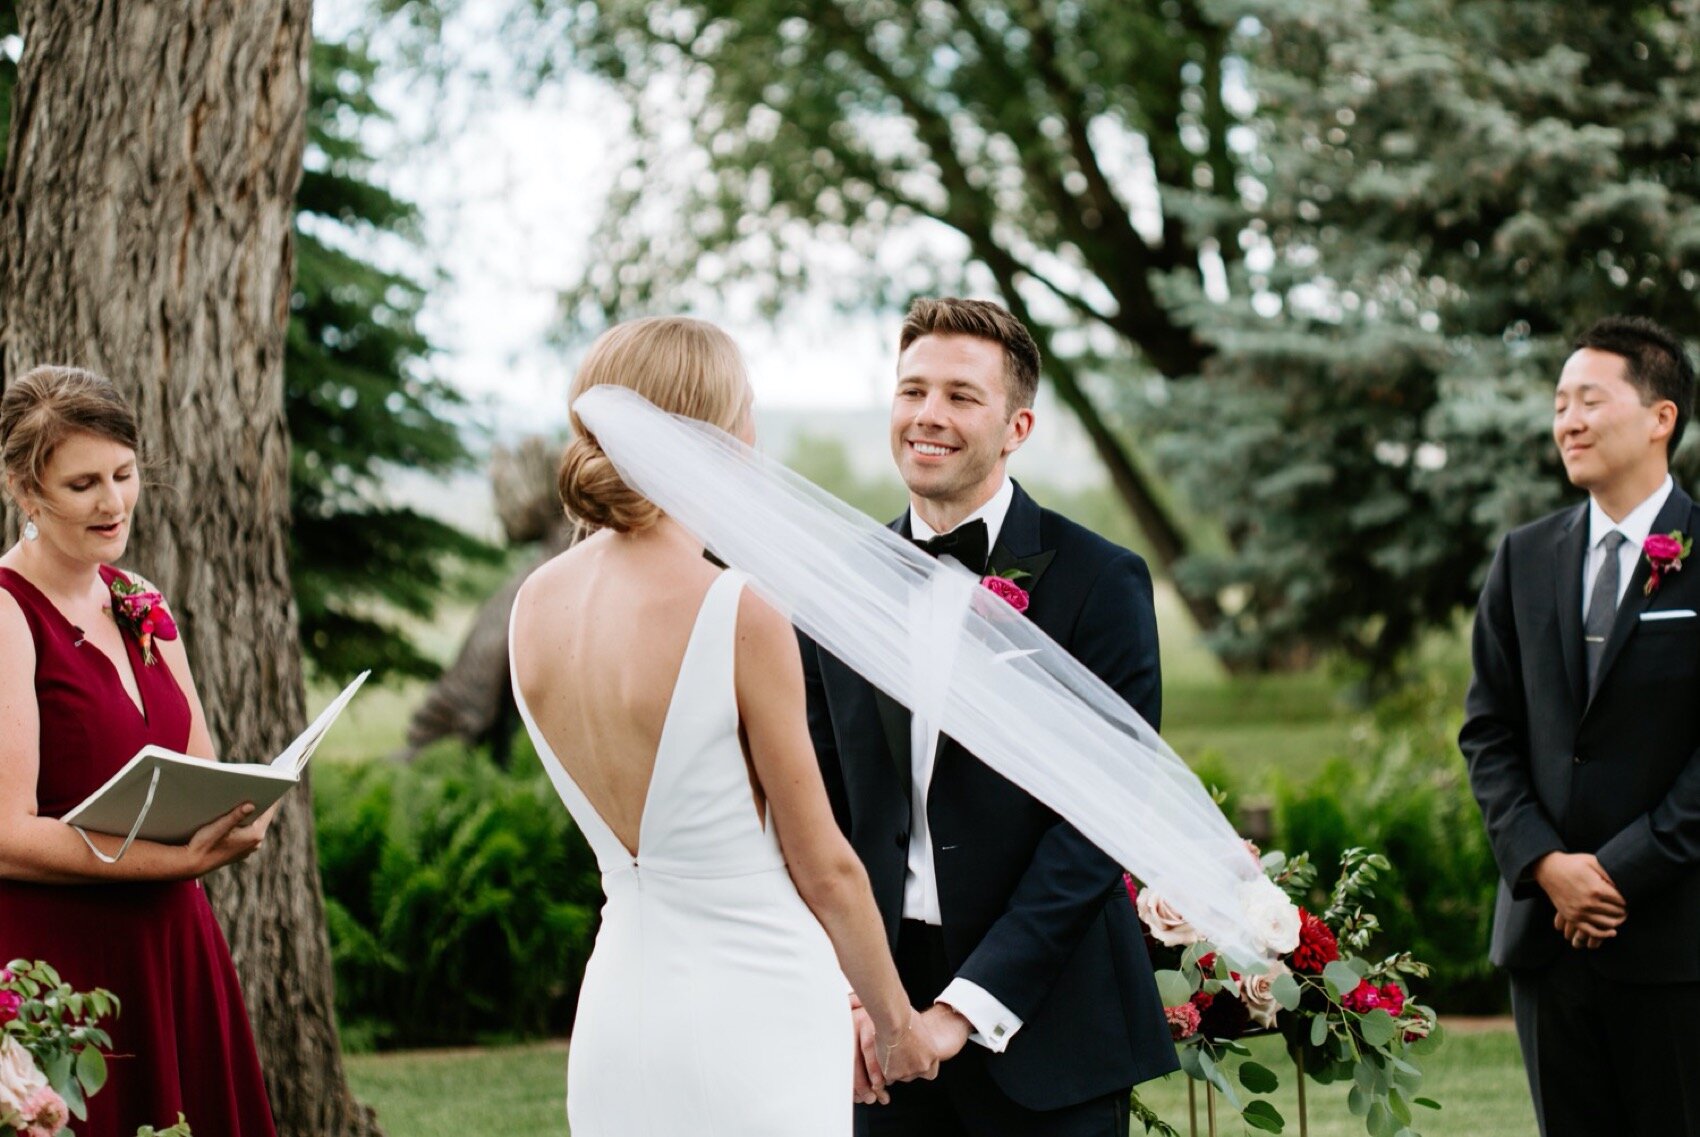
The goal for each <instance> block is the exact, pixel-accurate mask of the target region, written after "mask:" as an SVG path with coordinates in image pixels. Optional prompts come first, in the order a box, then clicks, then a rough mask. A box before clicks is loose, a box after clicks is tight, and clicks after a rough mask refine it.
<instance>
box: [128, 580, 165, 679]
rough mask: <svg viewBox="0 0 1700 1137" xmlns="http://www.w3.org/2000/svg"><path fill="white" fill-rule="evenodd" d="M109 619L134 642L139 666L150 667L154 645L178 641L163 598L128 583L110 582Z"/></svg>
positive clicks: (139, 586)
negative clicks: (138, 652)
mask: <svg viewBox="0 0 1700 1137" xmlns="http://www.w3.org/2000/svg"><path fill="white" fill-rule="evenodd" d="M112 618H113V620H115V621H116V622H117V624H118V626H119V627H120V628H121V629H123V630H124V631H126V632H128V633H130V635H132V636H134V637H135V639H136V646H137V647H139V648H141V649H142V662H143V663H145V664H147V665H148V666H149V667H152V666H153V641H154V639H155V638H156V637H157V638H158V639H162V640H174V639H176V638H177V622H176V621H175V620H173V619H172V618H171V613H169V612H167V611H166V610H165V598H164V597H163V596H161V595H160V594H159V593H157V592H155V591H153V590H152V589H151V588H143V587H142V586H141V585H139V584H132V583H130V582H129V581H127V580H119V579H114V580H113V581H112Z"/></svg>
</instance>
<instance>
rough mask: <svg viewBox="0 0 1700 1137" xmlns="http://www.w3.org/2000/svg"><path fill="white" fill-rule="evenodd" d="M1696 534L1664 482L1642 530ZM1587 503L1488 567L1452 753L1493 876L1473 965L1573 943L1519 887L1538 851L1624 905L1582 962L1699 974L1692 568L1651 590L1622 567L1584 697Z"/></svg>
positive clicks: (1699, 753)
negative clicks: (1581, 868)
mask: <svg viewBox="0 0 1700 1137" xmlns="http://www.w3.org/2000/svg"><path fill="white" fill-rule="evenodd" d="M1697 528H1700V510H1696V508H1695V505H1694V503H1693V501H1691V500H1690V499H1689V497H1688V495H1687V494H1685V493H1683V492H1682V489H1681V488H1680V487H1676V488H1673V489H1672V491H1671V495H1670V498H1669V499H1668V500H1667V501H1666V502H1665V505H1664V508H1663V509H1661V510H1660V511H1659V514H1658V517H1657V518H1656V519H1655V520H1654V523H1653V529H1652V531H1653V532H1654V533H1669V532H1671V531H1672V530H1681V531H1682V532H1684V533H1687V534H1691V535H1692V534H1694V533H1695V532H1696V530H1697ZM1587 541H1588V507H1587V504H1586V503H1584V504H1583V505H1582V506H1580V507H1577V508H1571V509H1567V510H1565V511H1563V512H1561V513H1557V514H1554V515H1552V516H1551V517H1547V518H1544V519H1543V520H1540V521H1536V522H1534V523H1533V524H1530V525H1526V526H1524V527H1523V528H1521V529H1518V530H1516V531H1514V532H1512V533H1511V534H1510V535H1508V536H1507V537H1506V538H1505V540H1504V541H1502V542H1501V543H1500V546H1499V551H1498V553H1497V554H1496V555H1495V557H1494V560H1493V566H1492V567H1491V568H1490V569H1489V570H1488V578H1487V583H1486V584H1485V585H1484V586H1483V588H1482V596H1481V602H1480V604H1479V605H1478V607H1477V611H1476V626H1475V633H1474V638H1473V642H1472V652H1473V656H1474V663H1475V675H1474V678H1473V679H1472V681H1471V683H1470V690H1469V694H1468V696H1467V698H1466V701H1465V719H1464V728H1463V731H1462V733H1461V734H1460V735H1459V745H1460V746H1461V747H1462V748H1463V751H1464V756H1465V757H1466V758H1467V759H1468V760H1469V764H1470V782H1471V785H1472V787H1473V788H1474V790H1475V794H1476V800H1477V801H1478V802H1479V803H1480V804H1481V807H1482V815H1483V817H1484V819H1485V820H1486V822H1487V830H1488V839H1489V841H1490V842H1491V844H1492V845H1493V852H1494V857H1495V859H1496V860H1497V862H1498V865H1499V870H1500V875H1501V880H1500V886H1499V896H1498V900H1497V903H1496V906H1495V911H1494V926H1493V941H1492V945H1491V948H1490V955H1491V957H1492V959H1493V961H1494V963H1496V964H1499V965H1500V966H1502V967H1510V968H1539V967H1544V966H1546V965H1547V964H1550V963H1551V962H1552V961H1553V960H1555V959H1556V958H1558V956H1559V954H1560V953H1561V952H1568V951H1575V950H1578V949H1574V948H1571V947H1570V946H1569V945H1568V944H1566V943H1565V942H1564V939H1563V937H1562V936H1560V935H1559V933H1558V932H1557V931H1556V930H1554V928H1553V926H1552V921H1553V906H1552V904H1551V902H1550V901H1548V900H1547V897H1546V894H1545V893H1544V892H1542V891H1541V890H1540V888H1539V887H1538V886H1536V885H1535V884H1534V882H1533V880H1532V879H1531V878H1530V870H1531V868H1532V866H1533V865H1534V863H1535V861H1536V860H1538V859H1539V858H1540V857H1541V856H1542V855H1543V854H1545V853H1549V852H1554V851H1563V852H1573V853H1575V852H1588V853H1593V854H1594V855H1595V856H1597V857H1598V858H1599V861H1600V864H1601V866H1602V867H1604V868H1605V870H1606V872H1607V873H1609V874H1610V875H1611V878H1612V880H1613V881H1614V882H1615V883H1616V885H1617V887H1618V890H1619V891H1621V892H1622V893H1623V897H1624V899H1625V901H1626V902H1627V903H1628V906H1629V914H1628V918H1627V919H1626V920H1625V921H1624V923H1623V925H1622V927H1620V928H1619V929H1618V934H1617V937H1616V938H1615V939H1611V940H1608V941H1606V943H1605V944H1604V945H1602V946H1601V947H1599V948H1597V949H1592V950H1587V949H1583V951H1582V954H1583V956H1584V957H1585V958H1586V959H1587V960H1588V962H1589V963H1590V964H1591V965H1593V966H1594V967H1595V968H1596V969H1597V970H1598V971H1599V972H1600V973H1602V974H1604V975H1607V976H1609V977H1611V978H1614V979H1618V980H1622V981H1625V982H1648V983H1653V982H1659V983H1663V982H1673V981H1675V982H1692V981H1695V980H1700V700H1697V696H1700V616H1696V615H1688V616H1676V617H1674V618H1669V619H1652V620H1648V619H1644V618H1643V617H1645V616H1647V615H1656V614H1658V613H1660V612H1680V611H1682V610H1688V611H1690V612H1700V564H1690V565H1688V566H1687V567H1686V569H1684V570H1683V571H1680V572H1674V573H1666V574H1665V576H1664V579H1663V581H1662V582H1661V584H1660V585H1659V588H1658V589H1657V591H1656V592H1654V593H1653V595H1652V596H1647V595H1645V593H1644V588H1645V585H1646V583H1647V579H1648V564H1647V560H1646V557H1645V556H1642V557H1640V558H1639V559H1638V561H1637V568H1636V571H1635V574H1634V576H1633V577H1632V578H1631V579H1630V583H1629V587H1628V589H1627V590H1626V591H1625V592H1624V595H1623V601H1622V603H1621V604H1620V606H1619V608H1618V611H1617V616H1616V619H1615V622H1614V623H1613V625H1612V632H1611V635H1610V637H1609V638H1608V639H1607V641H1606V646H1605V654H1604V656H1603V657H1602V659H1601V662H1600V674H1599V679H1598V681H1597V683H1596V685H1595V690H1594V693H1593V696H1592V697H1591V698H1590V697H1589V694H1588V676H1587V662H1586V656H1585V653H1584V648H1583V642H1582V576H1583V562H1584V557H1585V555H1586V553H1587V548H1586V546H1587Z"/></svg>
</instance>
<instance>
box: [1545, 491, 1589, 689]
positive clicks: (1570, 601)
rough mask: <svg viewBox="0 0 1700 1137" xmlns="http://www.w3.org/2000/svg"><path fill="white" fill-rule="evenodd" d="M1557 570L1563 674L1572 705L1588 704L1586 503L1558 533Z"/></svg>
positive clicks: (1555, 574)
mask: <svg viewBox="0 0 1700 1137" xmlns="http://www.w3.org/2000/svg"><path fill="white" fill-rule="evenodd" d="M1553 555H1554V556H1556V557H1557V558H1558V571H1557V572H1556V573H1554V574H1553V577H1554V579H1555V580H1556V581H1557V582H1558V596H1557V602H1558V638H1559V640H1560V642H1561V643H1562V645H1563V648H1562V650H1563V652H1564V674H1565V677H1566V678H1568V679H1569V680H1570V693H1571V695H1573V696H1574V697H1575V700H1576V702H1575V704H1574V705H1575V706H1578V707H1582V706H1586V705H1587V703H1588V665H1587V662H1586V660H1585V659H1584V658H1583V650H1582V565H1583V562H1584V560H1585V559H1586V557H1587V555H1588V506H1587V505H1586V504H1585V503H1584V504H1583V506H1582V508H1580V509H1578V510H1576V511H1575V512H1574V513H1573V514H1572V515H1571V517H1570V523H1569V524H1568V525H1566V526H1565V527H1564V529H1563V530H1562V531H1561V532H1560V533H1559V537H1558V545H1557V549H1556V551H1555V552H1554V554H1553Z"/></svg>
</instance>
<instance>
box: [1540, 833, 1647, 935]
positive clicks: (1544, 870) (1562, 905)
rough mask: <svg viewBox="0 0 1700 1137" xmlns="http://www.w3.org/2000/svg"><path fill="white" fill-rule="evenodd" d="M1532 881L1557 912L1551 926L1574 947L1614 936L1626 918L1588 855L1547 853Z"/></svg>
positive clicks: (1616, 894)
mask: <svg viewBox="0 0 1700 1137" xmlns="http://www.w3.org/2000/svg"><path fill="white" fill-rule="evenodd" d="M1534 877H1535V883H1536V884H1538V885H1539V886H1540V887H1541V890H1542V891H1543V892H1545V893H1546V894H1547V898H1548V899H1550V900H1551V901H1552V905H1553V907H1554V908H1556V909H1557V910H1558V914H1557V917H1556V918H1555V919H1554V921H1553V926H1554V927H1555V928H1557V929H1558V930H1559V932H1560V933H1562V934H1563V935H1564V938H1565V939H1566V940H1567V941H1569V942H1570V943H1571V944H1573V945H1574V946H1576V947H1592V946H1597V942H1595V943H1590V942H1589V941H1600V940H1606V939H1610V938H1611V937H1613V936H1615V935H1617V928H1618V925H1619V924H1622V923H1623V921H1624V918H1625V917H1626V916H1627V915H1628V912H1629V909H1628V905H1627V904H1625V902H1624V899H1623V894H1622V893H1620V892H1618V890H1617V886H1616V885H1615V884H1613V883H1612V879H1611V877H1610V875H1609V874H1607V872H1606V870H1605V869H1604V868H1602V867H1601V866H1600V862H1599V861H1598V860H1596V859H1595V858H1594V855H1593V854H1592V853H1548V854H1547V855H1546V856H1544V857H1542V858H1541V859H1540V860H1539V861H1538V862H1536V864H1535V869H1534Z"/></svg>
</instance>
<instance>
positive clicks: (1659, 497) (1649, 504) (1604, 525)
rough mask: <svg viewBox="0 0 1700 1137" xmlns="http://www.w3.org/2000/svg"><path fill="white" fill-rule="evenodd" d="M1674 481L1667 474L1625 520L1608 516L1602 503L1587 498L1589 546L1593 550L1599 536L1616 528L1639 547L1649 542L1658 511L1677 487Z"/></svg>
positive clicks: (1598, 540)
mask: <svg viewBox="0 0 1700 1137" xmlns="http://www.w3.org/2000/svg"><path fill="white" fill-rule="evenodd" d="M1675 484H1676V483H1674V482H1672V481H1671V476H1670V475H1669V474H1666V475H1665V480H1664V482H1663V483H1662V484H1660V486H1659V488H1658V489H1656V490H1654V491H1653V493H1652V496H1650V497H1648V498H1647V499H1646V500H1645V501H1643V502H1642V503H1641V504H1640V505H1638V506H1636V507H1635V508H1634V509H1632V510H1630V511H1629V514H1628V516H1626V517H1625V518H1624V519H1623V520H1622V521H1613V520H1612V519H1611V518H1609V517H1607V516H1606V511H1605V510H1603V509H1601V508H1600V503H1599V502H1597V501H1595V500H1594V499H1593V498H1592V497H1590V498H1589V499H1588V548H1590V549H1592V548H1593V547H1594V546H1595V545H1598V544H1599V543H1600V538H1602V537H1604V536H1605V535H1606V534H1607V533H1609V532H1611V531H1612V530H1613V529H1616V530H1617V531H1618V532H1619V533H1622V534H1623V535H1624V536H1625V537H1627V538H1629V543H1630V544H1632V545H1634V546H1635V547H1636V548H1637V549H1639V548H1640V547H1641V546H1642V545H1644V544H1646V543H1647V536H1648V534H1650V533H1652V531H1653V522H1654V520H1656V519H1657V518H1658V516H1659V510H1661V509H1663V508H1664V507H1665V502H1666V500H1668V499H1669V497H1670V492H1671V490H1672V489H1673V488H1675Z"/></svg>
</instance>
